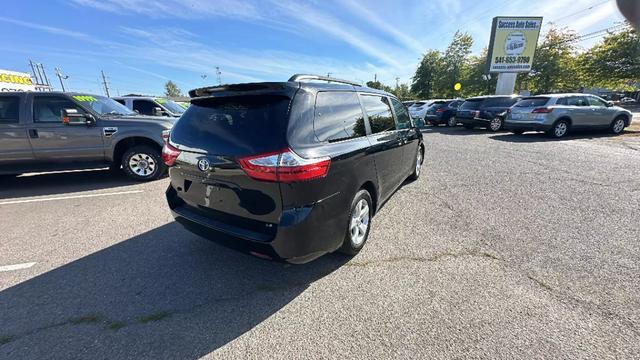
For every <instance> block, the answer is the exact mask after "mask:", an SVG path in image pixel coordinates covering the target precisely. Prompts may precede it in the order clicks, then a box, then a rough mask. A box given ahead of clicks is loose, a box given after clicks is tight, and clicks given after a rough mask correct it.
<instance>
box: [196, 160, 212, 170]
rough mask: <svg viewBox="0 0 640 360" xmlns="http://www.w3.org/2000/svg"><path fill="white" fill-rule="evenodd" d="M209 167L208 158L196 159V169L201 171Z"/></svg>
mask: <svg viewBox="0 0 640 360" xmlns="http://www.w3.org/2000/svg"><path fill="white" fill-rule="evenodd" d="M210 168H211V163H209V160H207V159H200V160H198V169H200V170H201V171H207V170H209V169H210Z"/></svg>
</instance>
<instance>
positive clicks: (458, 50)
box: [435, 31, 473, 97]
mask: <svg viewBox="0 0 640 360" xmlns="http://www.w3.org/2000/svg"><path fill="white" fill-rule="evenodd" d="M472 46H473V38H472V37H471V35H469V34H468V33H466V32H464V33H463V32H460V31H456V33H455V34H454V35H453V39H452V40H451V43H450V44H449V46H448V47H447V49H446V50H445V52H444V54H443V55H444V56H443V59H442V68H441V71H439V72H438V73H437V75H438V76H436V78H435V90H436V91H435V92H436V93H437V94H438V95H439V96H441V97H455V96H456V91H455V90H454V89H453V86H454V85H455V84H456V83H457V82H462V81H463V79H462V75H463V74H462V72H463V69H464V68H465V67H466V66H467V65H468V63H469V55H470V54H471V47H472Z"/></svg>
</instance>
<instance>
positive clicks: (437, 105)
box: [427, 100, 449, 115]
mask: <svg viewBox="0 0 640 360" xmlns="http://www.w3.org/2000/svg"><path fill="white" fill-rule="evenodd" d="M448 104H449V101H443V100H438V101H434V102H433V104H431V106H429V107H428V108H427V115H436V114H437V113H438V110H439V109H445V110H446V108H447V105H448ZM440 112H444V110H441V111H440Z"/></svg>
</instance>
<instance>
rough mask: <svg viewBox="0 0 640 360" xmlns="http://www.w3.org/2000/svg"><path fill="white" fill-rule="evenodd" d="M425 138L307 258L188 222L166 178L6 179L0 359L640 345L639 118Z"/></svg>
mask: <svg viewBox="0 0 640 360" xmlns="http://www.w3.org/2000/svg"><path fill="white" fill-rule="evenodd" d="M425 141H426V143H427V152H428V154H427V157H426V163H425V168H424V169H425V170H426V171H425V172H424V173H423V176H422V177H421V178H420V179H419V180H418V181H417V182H414V183H408V184H405V185H404V186H403V187H402V188H401V189H399V190H398V191H397V193H396V194H395V195H394V196H393V197H392V198H391V200H390V201H388V202H387V204H386V205H385V206H384V207H383V209H382V210H381V211H380V213H379V214H377V216H376V217H375V218H374V219H373V229H372V232H371V235H370V238H369V241H368V243H367V246H366V247H365V249H364V250H363V251H362V252H361V253H360V254H359V255H358V256H357V257H355V258H353V259H349V258H346V257H344V256H341V255H337V254H332V255H327V256H324V257H322V258H320V259H319V260H317V261H314V262H312V263H309V264H306V265H301V266H292V265H286V264H280V263H274V262H269V261H264V260H260V259H257V258H253V257H250V256H248V255H244V254H240V253H237V252H234V251H232V250H228V249H225V248H223V247H220V246H218V245H215V244H213V243H210V242H208V241H206V240H203V239H201V238H199V237H197V236H195V235H192V234H191V233H189V232H187V231H185V230H183V229H182V228H181V227H180V226H179V225H177V224H176V223H174V222H173V221H172V218H171V216H170V214H169V211H168V208H167V206H166V204H165V200H164V196H163V193H164V190H165V188H166V186H167V180H166V179H164V180H160V181H156V182H153V183H146V184H137V183H132V182H130V181H128V180H127V179H126V178H125V177H124V176H120V177H112V176H110V174H109V172H107V171H102V170H100V171H85V172H72V173H60V174H37V175H29V176H22V177H18V178H16V179H3V180H2V182H3V186H2V187H1V188H0V219H2V225H3V226H2V241H0V270H1V271H0V358H7V359H9V358H11V359H35V358H38V359H48V358H55V359H61V358H73V359H81V358H86V359H98V358H105V359H107V358H108V359H113V358H149V359H157V358H176V359H177V358H180V359H195V358H200V357H211V358H287V359H290V358H311V357H314V358H367V359H369V358H454V357H457V358H470V357H472V358H541V357H546V358H598V359H600V358H622V359H630V358H638V357H640V275H639V274H640V241H639V240H640V129H638V132H632V133H627V134H626V135H624V136H622V137H610V136H606V135H602V134H593V133H583V134H576V135H573V136H570V137H568V138H567V139H563V140H561V141H558V140H551V139H549V138H547V137H545V136H544V135H542V134H534V133H531V134H525V135H523V136H514V135H511V134H508V133H497V134H493V133H488V132H486V131H482V130H476V131H466V130H463V129H460V128H459V129H448V128H444V127H441V128H430V129H428V130H426V131H425ZM16 264H24V265H22V266H14V267H11V266H12V265H16ZM21 267H22V268H21Z"/></svg>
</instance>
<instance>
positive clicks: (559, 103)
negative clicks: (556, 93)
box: [556, 98, 567, 105]
mask: <svg viewBox="0 0 640 360" xmlns="http://www.w3.org/2000/svg"><path fill="white" fill-rule="evenodd" d="M556 105H567V98H560V99H558V101H556Z"/></svg>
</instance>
